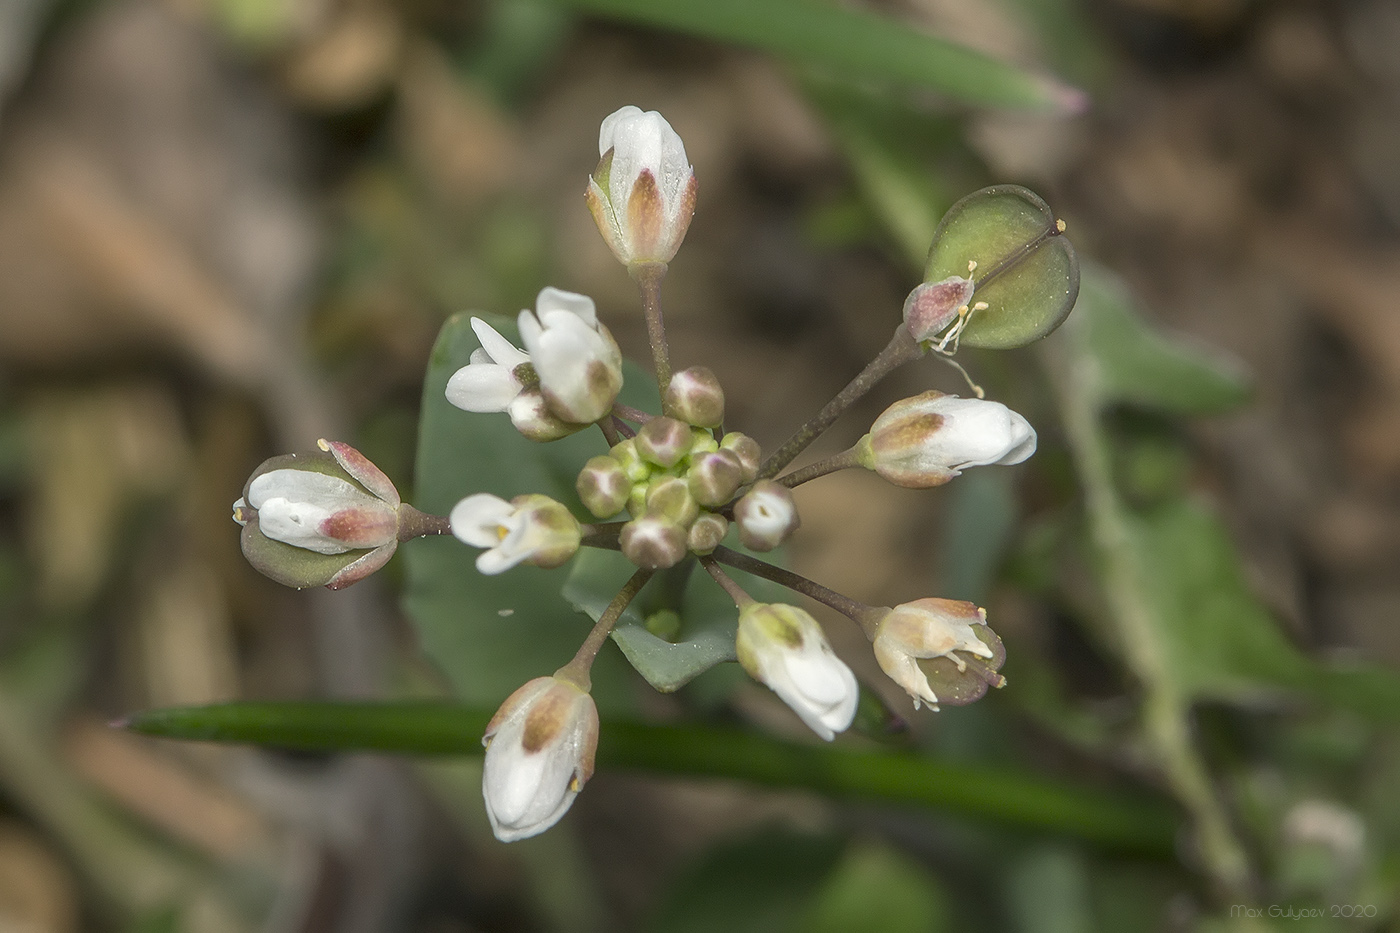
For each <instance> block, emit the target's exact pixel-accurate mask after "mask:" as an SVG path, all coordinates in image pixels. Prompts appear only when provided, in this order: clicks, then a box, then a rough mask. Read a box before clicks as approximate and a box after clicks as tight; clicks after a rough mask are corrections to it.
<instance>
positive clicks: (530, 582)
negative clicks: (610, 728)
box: [401, 314, 658, 712]
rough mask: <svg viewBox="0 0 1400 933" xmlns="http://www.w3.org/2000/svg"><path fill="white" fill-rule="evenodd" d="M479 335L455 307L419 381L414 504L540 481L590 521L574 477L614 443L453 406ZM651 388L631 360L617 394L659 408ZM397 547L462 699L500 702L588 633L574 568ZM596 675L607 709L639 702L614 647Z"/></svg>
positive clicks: (428, 542)
mask: <svg viewBox="0 0 1400 933" xmlns="http://www.w3.org/2000/svg"><path fill="white" fill-rule="evenodd" d="M490 320H491V322H492V324H493V326H495V327H496V328H497V329H498V330H499V331H500V332H501V333H502V334H503V335H504V336H505V337H506V338H507V339H510V340H515V339H516V336H517V335H516V330H515V327H514V324H513V323H511V322H509V321H506V320H504V319H498V318H494V317H492V318H490ZM518 345H519V343H518V342H517V346H518ZM477 346H478V344H477V340H476V335H475V334H474V333H473V332H472V330H471V326H470V320H469V317H468V315H465V314H459V315H456V316H455V317H453V318H451V319H450V320H449V321H448V322H447V323H446V324H444V325H443V328H442V332H441V333H440V334H439V336H438V340H437V344H436V345H435V346H434V347H433V353H432V356H431V358H430V360H429V363H428V373H427V376H426V378H425V379H424V384H423V410H422V416H421V421H420V428H419V439H418V465H417V483H416V489H417V494H416V499H415V502H414V505H416V506H417V507H418V508H420V509H422V510H424V511H426V512H431V513H434V514H438V515H446V514H447V513H448V512H449V511H450V510H451V509H452V506H453V505H455V504H456V503H457V502H458V501H459V500H460V499H462V498H463V497H465V496H468V495H471V494H472V493H476V492H489V493H494V494H495V495H498V496H501V497H503V498H506V499H509V498H512V497H514V496H517V495H521V494H523V493H529V492H538V493H543V494H545V495H548V496H552V497H554V498H555V499H558V500H559V501H560V502H563V503H565V504H566V505H568V506H569V507H570V508H572V509H574V510H575V514H576V515H578V516H579V517H580V518H583V519H584V520H591V519H590V518H589V517H588V516H587V514H586V513H585V512H583V510H582V506H581V505H579V503H578V496H577V494H576V493H575V492H574V480H575V478H576V476H577V475H578V470H579V467H581V466H582V465H583V464H584V462H585V461H587V460H588V458H589V457H592V456H596V455H597V454H600V453H604V452H605V451H606V450H607V443H606V442H605V441H604V439H603V436H602V434H601V433H599V432H597V431H596V430H588V431H583V432H580V433H579V434H575V435H574V436H572V437H567V438H564V439H563V440H560V441H554V442H553V443H549V444H537V443H535V442H533V441H529V440H526V439H525V438H524V437H522V436H521V435H520V433H519V432H517V431H516V430H515V428H514V427H513V426H512V425H511V423H510V419H509V418H508V417H507V416H506V415H504V414H475V413H472V412H466V411H462V410H461V409H458V408H455V407H453V406H452V405H451V404H449V403H448V401H447V398H446V396H445V395H444V394H443V392H444V389H445V388H446V386H447V380H448V378H449V377H450V376H451V375H452V373H454V372H456V371H457V370H458V369H459V368H461V367H462V366H465V365H467V362H468V360H469V358H470V356H471V352H472V350H474V349H476V348H477ZM655 392H656V390H655V389H654V388H653V387H652V385H651V383H650V382H649V381H648V380H647V379H646V377H645V376H643V375H642V374H641V372H640V370H638V369H637V368H636V367H634V366H631V365H630V364H629V365H628V367H627V369H626V385H625V386H624V388H623V392H622V396H621V399H620V401H622V402H623V403H624V404H628V405H633V406H637V407H643V408H644V407H647V406H651V407H655V406H656V404H657V402H658V400H657V399H656V397H655ZM401 550H402V551H403V552H404V556H405V559H406V565H407V585H406V587H405V597H404V602H405V606H406V608H407V611H408V614H409V617H410V618H412V619H413V622H414V625H415V627H416V628H417V631H418V635H419V638H420V640H421V643H422V648H423V651H424V653H425V654H426V655H427V656H428V657H429V658H430V659H431V660H432V661H433V662H434V663H436V664H437V665H438V667H440V668H441V669H442V671H443V673H444V674H445V675H446V676H447V678H448V680H449V682H450V683H451V684H452V688H453V692H454V694H455V695H456V696H457V697H458V698H460V699H461V700H463V701H465V702H466V703H469V704H472V705H477V706H482V707H494V706H495V705H496V704H499V703H500V702H501V701H502V700H504V699H505V698H506V697H507V696H509V695H510V693H511V692H512V691H513V690H515V688H516V687H519V686H520V685H521V684H523V683H525V682H526V681H527V680H530V679H531V678H533V677H538V676H540V675H541V674H549V673H551V672H553V671H554V670H555V669H556V668H558V667H559V666H560V665H562V664H564V663H565V662H567V661H568V660H569V659H570V658H571V657H573V654H574V652H575V651H576V650H577V649H578V646H579V644H580V643H581V642H582V641H583V639H584V636H585V635H587V634H588V627H589V626H588V620H587V619H586V618H585V617H584V616H582V615H580V614H578V613H577V612H575V611H574V609H573V607H572V606H571V605H570V604H569V601H568V600H566V599H565V598H564V597H563V596H562V595H561V594H560V588H561V587H562V586H563V585H564V583H565V582H566V581H567V580H568V578H569V570H568V568H567V567H563V568H559V569H557V570H541V569H539V568H536V567H527V566H521V567H516V568H514V569H512V570H511V571H510V572H508V573H504V574H500V575H498V576H485V575H483V574H480V573H478V572H477V571H476V568H475V566H474V564H473V562H474V561H475V559H476V554H477V551H476V549H475V548H469V547H467V546H466V545H464V544H462V543H461V542H459V541H457V540H455V539H453V538H450V537H443V538H432V539H420V540H417V541H410V542H408V543H407V544H405V545H404V546H403V548H402V549H401ZM593 683H594V691H593V694H594V697H595V699H596V700H597V702H598V706H599V709H601V710H603V711H604V712H608V711H618V710H628V709H631V708H632V707H633V700H634V695H633V687H634V685H635V681H634V680H633V679H632V678H631V677H630V676H629V674H628V672H627V665H626V663H625V662H624V660H623V659H622V658H621V657H620V656H618V655H617V654H616V653H613V652H608V651H604V652H603V653H602V654H601V655H600V656H599V658H598V661H597V663H596V664H595V665H594V667H593Z"/></svg>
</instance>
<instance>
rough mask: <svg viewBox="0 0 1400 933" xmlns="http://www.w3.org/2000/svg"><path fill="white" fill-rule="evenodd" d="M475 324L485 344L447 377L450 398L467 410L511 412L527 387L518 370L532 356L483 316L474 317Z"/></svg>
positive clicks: (454, 403) (482, 342) (473, 323)
mask: <svg viewBox="0 0 1400 933" xmlns="http://www.w3.org/2000/svg"><path fill="white" fill-rule="evenodd" d="M471 323H472V330H473V331H475V332H476V338H477V339H478V340H480V341H481V347H480V349H477V350H473V351H472V355H471V361H470V362H469V363H468V364H467V365H466V366H463V367H462V368H461V369H459V370H457V371H456V372H455V373H453V374H452V376H451V378H449V379H448V380H447V400H448V401H449V402H451V403H452V404H453V405H456V406H457V407H458V408H461V409H465V410H466V411H480V412H487V411H507V410H509V408H510V403H511V402H513V401H515V397H516V396H517V395H519V394H520V393H521V392H522V391H523V390H524V389H525V383H524V381H522V379H521V377H520V376H521V374H520V373H518V372H517V370H519V368H520V367H521V366H523V365H525V364H527V363H529V362H530V357H529V355H528V354H526V353H525V352H524V351H523V350H519V349H517V348H516V347H515V346H514V345H513V344H512V343H511V342H510V341H509V340H507V339H506V338H504V337H502V336H501V335H500V334H499V333H498V332H497V331H496V329H495V328H494V327H492V326H491V325H490V324H487V323H486V322H485V321H483V320H482V319H481V318H479V317H474V318H472V322H471Z"/></svg>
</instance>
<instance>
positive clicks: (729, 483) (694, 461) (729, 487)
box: [685, 450, 744, 509]
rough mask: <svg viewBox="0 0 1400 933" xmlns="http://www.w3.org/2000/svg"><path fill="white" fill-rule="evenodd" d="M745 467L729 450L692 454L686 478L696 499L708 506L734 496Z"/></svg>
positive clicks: (723, 502)
mask: <svg viewBox="0 0 1400 933" xmlns="http://www.w3.org/2000/svg"><path fill="white" fill-rule="evenodd" d="M743 479H744V467H743V465H742V464H740V463H739V457H738V455H737V454H735V453H734V451H732V450H717V451H715V452H714V453H707V454H701V455H700V456H699V457H692V458H691V462H690V469H689V470H687V471H686V474H685V480H686V482H687V483H689V484H690V492H691V494H692V495H694V496H695V501H696V502H698V503H700V504H701V505H702V506H704V507H705V508H707V509H713V508H718V507H719V506H722V505H724V504H725V503H727V502H728V501H729V500H730V499H732V498H733V497H734V493H736V492H738V490H739V487H740V486H741V485H742V484H743Z"/></svg>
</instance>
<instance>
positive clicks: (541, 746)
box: [481, 677, 598, 842]
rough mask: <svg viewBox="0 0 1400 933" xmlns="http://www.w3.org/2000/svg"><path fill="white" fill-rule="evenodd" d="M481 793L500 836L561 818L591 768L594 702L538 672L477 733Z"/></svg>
mask: <svg viewBox="0 0 1400 933" xmlns="http://www.w3.org/2000/svg"><path fill="white" fill-rule="evenodd" d="M482 744H484V745H485V746H486V763H485V766H484V768H483V770H482V775H481V794H482V796H483V797H484V798H485V799H486V815H487V816H488V817H489V818H490V819H491V829H492V831H493V832H495V834H496V838H497V839H499V840H501V841H502V842H514V841H515V840H517V839H527V838H529V837H530V836H535V835H538V834H539V833H542V832H544V831H545V830H546V829H549V827H551V826H553V825H554V824H555V823H557V822H559V819H560V817H562V816H563V815H564V814H565V813H566V812H567V811H568V809H569V806H570V805H571V804H573V802H574V798H575V797H577V796H578V792H579V791H580V790H582V789H583V785H584V784H585V783H587V782H588V779H589V778H590V777H591V776H592V775H593V755H594V752H595V750H596V749H597V747H598V708H597V707H596V706H595V705H594V703H593V698H592V697H591V696H589V695H588V693H587V692H586V691H584V690H582V689H580V688H579V687H578V686H576V685H575V684H573V683H570V682H569V681H567V680H563V679H560V678H557V677H537V678H535V679H534V680H532V681H530V682H529V683H527V684H525V686H523V687H521V688H520V689H519V690H516V691H515V692H514V693H513V694H511V695H510V697H509V699H507V700H506V701H505V703H503V704H502V705H501V708H500V709H499V710H497V712H496V715H495V716H493V717H492V718H491V722H490V724H489V725H488V726H487V727H486V735H485V736H484V737H483V738H482Z"/></svg>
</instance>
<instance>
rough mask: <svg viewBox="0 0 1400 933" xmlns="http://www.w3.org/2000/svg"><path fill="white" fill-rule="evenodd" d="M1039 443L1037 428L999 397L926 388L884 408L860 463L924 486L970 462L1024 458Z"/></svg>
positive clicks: (859, 449) (863, 443)
mask: <svg viewBox="0 0 1400 933" xmlns="http://www.w3.org/2000/svg"><path fill="white" fill-rule="evenodd" d="M1035 445H1036V436H1035V429H1034V428H1032V427H1031V426H1030V423H1029V422H1027V421H1026V419H1025V418H1023V417H1021V416H1020V415H1019V414H1017V413H1016V412H1014V411H1012V410H1011V409H1009V408H1007V407H1006V406H1005V405H1003V404H1002V403H1000V402H990V401H986V400H984V399H976V398H958V397H957V396H956V395H944V394H943V393H942V392H925V393H923V394H922V395H916V396H914V397H913V398H906V399H903V400H901V401H898V402H895V403H894V404H893V405H891V406H890V407H889V408H887V409H885V411H884V413H883V414H882V415H880V417H879V418H877V419H875V424H874V425H873V426H872V427H871V428H870V433H869V434H867V435H865V437H863V438H861V440H860V442H859V443H858V444H857V445H856V448H855V449H856V453H857V456H858V459H859V460H860V463H861V465H862V466H864V467H866V468H867V469H870V470H874V471H875V472H876V473H879V474H880V475H881V476H883V477H884V478H885V479H887V480H889V481H890V482H892V483H894V484H895V485H896V486H907V487H910V488H915V489H921V488H924V487H928V486H938V485H941V484H943V483H946V482H948V481H949V480H950V479H952V478H953V477H955V476H957V475H959V474H960V473H961V472H962V471H963V470H965V469H967V468H968V467H974V466H988V465H991V464H1002V465H1009V464H1013V463H1020V462H1021V461H1022V460H1025V459H1026V458H1027V457H1029V456H1030V455H1031V454H1033V453H1035Z"/></svg>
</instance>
